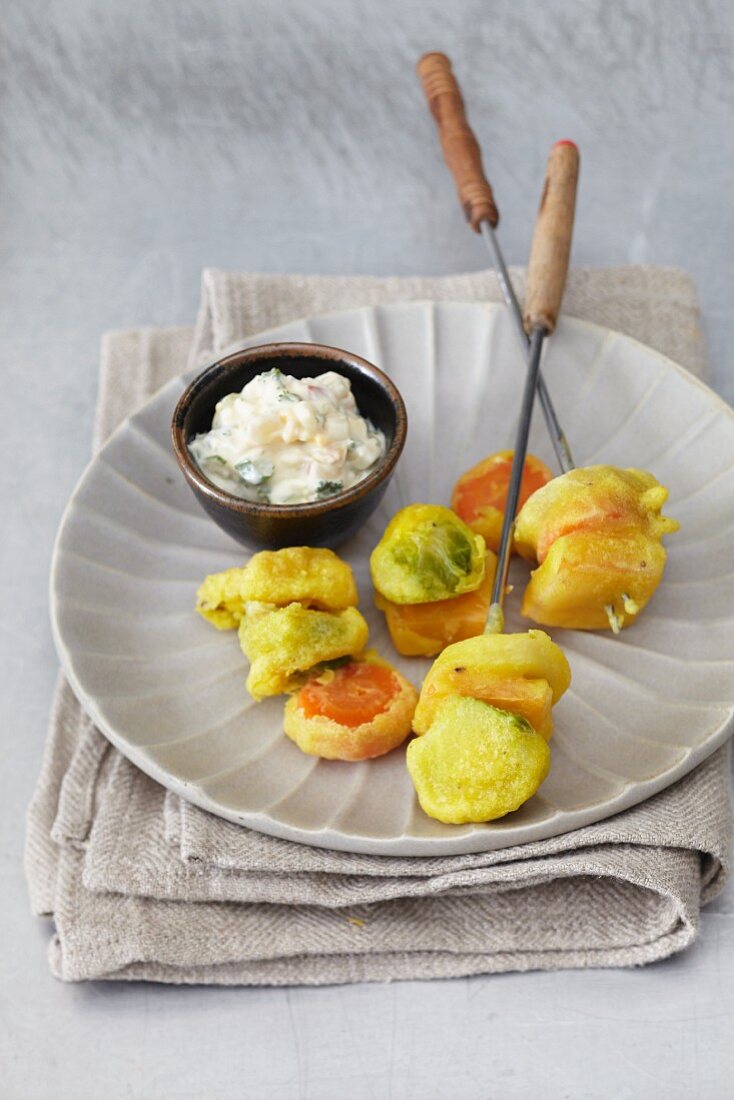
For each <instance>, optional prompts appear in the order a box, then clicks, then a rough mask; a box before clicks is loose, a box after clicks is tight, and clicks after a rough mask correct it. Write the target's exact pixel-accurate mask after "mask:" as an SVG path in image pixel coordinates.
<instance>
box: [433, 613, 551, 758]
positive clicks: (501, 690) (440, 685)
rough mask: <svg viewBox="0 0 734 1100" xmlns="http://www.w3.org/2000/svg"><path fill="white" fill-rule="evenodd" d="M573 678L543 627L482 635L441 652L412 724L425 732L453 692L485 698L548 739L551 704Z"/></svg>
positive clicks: (475, 697) (549, 734)
mask: <svg viewBox="0 0 734 1100" xmlns="http://www.w3.org/2000/svg"><path fill="white" fill-rule="evenodd" d="M570 683H571V669H570V668H569V664H568V661H567V660H566V656H565V654H564V652H563V650H562V649H561V648H560V646H557V645H556V644H555V642H553V641H551V639H550V638H549V637H548V635H547V634H544V633H543V631H542V630H529V631H527V633H525V634H483V635H481V636H480V637H477V638H468V639H467V640H466V641H463V642H456V643H455V644H454V645H451V646H449V647H448V648H447V649H445V650H444V651H443V653H441V654H440V655H439V656H438V657H437V658H436V660H435V661H434V662H433V665H432V666H431V668H430V669H429V672H428V675H427V676H426V678H425V680H424V681H423V687H422V688H421V693H420V699H419V700H418V706H417V707H416V712H415V717H414V719H413V729H414V730H415V732H416V733H418V734H425V733H426V731H427V730H428V729H430V727H431V725H432V723H433V721H434V720H435V717H436V714H437V712H438V709H439V707H440V706H441V705H442V703H443V701H444V700H445V699H447V698H449V697H451V696H459V695H460V696H465V697H471V698H474V699H480V700H483V701H484V702H486V703H491V704H493V705H494V706H497V707H500V708H501V709H503V710H508V711H511V712H512V713H513V714H519V715H521V716H522V717H523V718H526V719H527V720H528V722H530V724H531V725H532V726H533V728H534V729H535V730H537V732H538V733H539V734H541V736H542V737H544V738H545V739H546V740H547V739H548V738H549V737H550V736H551V733H552V731H553V722H552V718H551V707H552V705H553V704H554V703H557V702H558V700H559V699H560V698H561V696H562V695H563V693H564V692H565V691H566V689H567V688H568V686H569V684H570Z"/></svg>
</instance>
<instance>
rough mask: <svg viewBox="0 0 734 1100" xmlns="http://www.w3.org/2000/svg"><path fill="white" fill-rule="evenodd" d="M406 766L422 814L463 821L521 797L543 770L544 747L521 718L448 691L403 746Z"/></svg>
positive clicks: (499, 812)
mask: <svg viewBox="0 0 734 1100" xmlns="http://www.w3.org/2000/svg"><path fill="white" fill-rule="evenodd" d="M407 765H408V771H409V773H410V777H411V779H412V780H413V784H414V786H415V789H416V792H417V794H418V801H419V802H420V804H421V807H422V808H423V810H424V811H425V813H427V814H428V816H429V817H434V818H436V819H437V820H438V821H443V822H445V823H446V824H448V825H463V824H466V823H467V822H479V821H494V820H495V819H496V818H498V817H504V815H505V814H508V813H510V812H511V811H512V810H517V809H518V808H519V807H520V806H522V804H523V802H527V800H528V799H529V798H531V797H532V796H533V795H534V794H535V792H536V791H537V789H538V787H539V786H540V784H541V783H542V782H543V780H544V779H545V777H546V775H547V774H548V769H549V768H550V750H549V748H548V745H547V744H546V742H545V741H544V740H543V738H542V737H541V736H540V734H539V733H537V732H536V731H535V730H534V729H533V727H532V726H531V725H530V723H529V722H528V721H527V720H526V719H525V718H521V717H520V716H519V715H517V714H510V713H509V712H508V711H506V710H500V709H499V708H498V707H493V706H490V705H489V704H488V703H483V702H481V700H479V699H469V698H465V697H462V696H458V695H453V696H451V697H450V698H448V699H444V701H443V702H442V703H441V706H440V707H439V708H438V710H437V712H436V715H435V718H434V720H433V722H432V723H431V727H430V729H429V730H428V732H427V733H426V734H424V735H423V737H416V738H415V739H414V740H413V741H411V742H410V744H409V745H408V750H407Z"/></svg>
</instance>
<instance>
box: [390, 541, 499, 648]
mask: <svg viewBox="0 0 734 1100" xmlns="http://www.w3.org/2000/svg"><path fill="white" fill-rule="evenodd" d="M496 565H497V558H496V555H495V554H493V553H492V551H491V550H488V551H487V563H486V566H485V570H484V580H483V581H482V583H481V584H480V585H479V588H476V589H475V590H474V591H473V592H465V593H464V595H463V596H452V598H451V599H450V600H435V601H434V602H433V603H412V604H408V603H391V601H390V600H386V599H385V597H384V596H381V595H380V594H379V592H378V593H377V595H376V597H375V604H376V605H377V607H379V609H380V610H381V611H384V612H385V619H386V620H387V627H388V630H389V631H390V637H391V638H392V644H393V645H394V646H395V648H396V649H397V651H398V653H402V654H403V656H404V657H433V656H434V655H435V654H436V653H440V652H441V650H442V649H445V648H446V646H447V645H451V643H452V642H460V641H462V639H464V638H473V637H475V636H476V635H477V634H481V633H482V631H483V630H484V623H485V621H486V618H487V611H488V610H489V601H490V599H491V595H492V582H493V581H494V573H495V568H496Z"/></svg>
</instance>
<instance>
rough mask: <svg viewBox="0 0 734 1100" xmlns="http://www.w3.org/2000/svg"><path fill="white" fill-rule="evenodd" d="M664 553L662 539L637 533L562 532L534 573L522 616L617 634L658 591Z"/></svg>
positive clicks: (579, 628)
mask: <svg viewBox="0 0 734 1100" xmlns="http://www.w3.org/2000/svg"><path fill="white" fill-rule="evenodd" d="M666 557H667V555H666V552H665V547H664V546H663V545H662V543H661V542H659V541H658V540H657V539H653V538H650V537H649V536H648V535H645V534H640V533H637V532H628V533H627V534H625V535H624V536H621V535H617V536H615V535H603V534H600V533H598V532H595V531H588V532H587V531H577V532H575V533H574V534H571V535H563V536H562V537H561V538H559V539H557V540H556V541H555V542H554V543H553V545H552V546H551V548H550V550H549V551H548V554H547V556H546V558H545V560H544V561H543V564H542V565H540V566H538V568H537V569H534V570H533V572H532V573H531V574H530V583H529V584H528V586H527V588H526V589H525V593H524V595H523V601H522V608H521V610H522V614H523V615H526V616H527V617H528V618H529V619H532V620H533V622H536V623H541V624H542V625H544V626H559V627H567V628H569V629H574V630H609V629H610V628H611V629H612V630H613V631H614V633H615V634H617V633H619V631H620V630H622V629H624V628H625V627H628V626H631V625H632V623H634V621H635V620H636V618H637V616H638V615H639V614H640V612H641V611H642V609H643V608H644V607H645V605H646V604H647V603H648V601H649V600H650V598H651V596H652V595H653V594H654V592H655V590H656V589H657V587H658V585H659V584H660V580H661V578H662V575H663V570H664V568H665V560H666Z"/></svg>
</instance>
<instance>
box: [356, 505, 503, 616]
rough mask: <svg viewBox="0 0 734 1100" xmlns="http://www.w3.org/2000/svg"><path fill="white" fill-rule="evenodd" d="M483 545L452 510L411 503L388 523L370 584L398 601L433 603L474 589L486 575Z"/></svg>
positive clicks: (376, 552)
mask: <svg viewBox="0 0 734 1100" xmlns="http://www.w3.org/2000/svg"><path fill="white" fill-rule="evenodd" d="M484 557H485V546H484V539H483V538H482V536H481V535H476V534H474V532H473V531H472V530H471V528H469V527H467V525H466V524H465V523H464V522H463V520H461V519H459V517H458V516H457V515H456V513H455V512H452V511H451V509H450V508H443V507H441V506H440V505H438V504H411V505H409V506H408V507H407V508H403V509H402V510H401V511H400V512H398V513H397V515H395V516H393V518H392V519H391V520H390V522H389V523H388V525H387V527H386V528H385V533H384V535H383V536H382V538H381V539H380V541H379V543H378V544H377V546H376V547H375V549H374V550H373V551H372V556H371V557H370V571H371V573H372V582H373V584H374V586H375V588H376V589H377V591H378V592H379V593H380V595H381V596H384V597H385V599H386V600H390V601H391V602H392V603H397V604H416V603H433V602H434V601H436V600H445V599H448V598H450V597H451V596H461V595H463V593H465V592H473V591H474V590H475V589H476V588H478V587H479V585H480V584H481V583H482V578H483V576H484Z"/></svg>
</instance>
